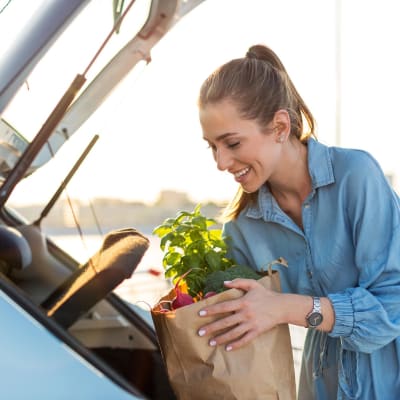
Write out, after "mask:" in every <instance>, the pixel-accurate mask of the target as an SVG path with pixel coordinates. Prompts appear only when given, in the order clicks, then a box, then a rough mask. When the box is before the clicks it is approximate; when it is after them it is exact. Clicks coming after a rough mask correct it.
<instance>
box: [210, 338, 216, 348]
mask: <svg viewBox="0 0 400 400" xmlns="http://www.w3.org/2000/svg"><path fill="white" fill-rule="evenodd" d="M208 344H209V345H210V346H215V345H216V344H217V342H216V341H215V340H214V339H213V340H210V341H209V342H208Z"/></svg>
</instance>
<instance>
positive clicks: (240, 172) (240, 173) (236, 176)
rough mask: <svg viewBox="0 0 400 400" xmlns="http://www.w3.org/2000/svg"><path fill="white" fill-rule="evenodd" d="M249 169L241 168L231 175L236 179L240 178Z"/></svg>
mask: <svg viewBox="0 0 400 400" xmlns="http://www.w3.org/2000/svg"><path fill="white" fill-rule="evenodd" d="M249 171H250V167H247V168H243V169H242V170H240V171H238V172H235V173H234V174H233V175H234V176H235V178H236V179H239V178H241V177H242V176H243V175H246V174H247V173H248V172H249Z"/></svg>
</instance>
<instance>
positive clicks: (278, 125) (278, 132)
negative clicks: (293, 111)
mask: <svg viewBox="0 0 400 400" xmlns="http://www.w3.org/2000/svg"><path fill="white" fill-rule="evenodd" d="M272 126H273V127H274V135H275V137H276V141H277V142H280V143H283V142H286V140H287V139H288V138H289V135H290V117H289V113H288V112H287V111H286V110H283V109H282V110H278V111H277V112H276V113H275V115H274V118H273V119H272Z"/></svg>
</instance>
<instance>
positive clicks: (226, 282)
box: [224, 281, 232, 285]
mask: <svg viewBox="0 0 400 400" xmlns="http://www.w3.org/2000/svg"><path fill="white" fill-rule="evenodd" d="M230 283H232V281H224V285H229V284H230Z"/></svg>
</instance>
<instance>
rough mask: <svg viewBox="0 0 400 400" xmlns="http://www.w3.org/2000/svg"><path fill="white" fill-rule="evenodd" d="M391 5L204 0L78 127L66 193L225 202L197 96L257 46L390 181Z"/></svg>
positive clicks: (394, 91) (323, 132)
mask: <svg viewBox="0 0 400 400" xmlns="http://www.w3.org/2000/svg"><path fill="white" fill-rule="evenodd" d="M13 1H14V2H15V4H16V3H17V2H18V0H13ZM101 1H107V2H109V3H111V0H101ZM20 3H21V1H20ZM1 4H2V3H0V7H1ZM25 4H26V3H25ZM338 5H341V6H340V10H341V12H340V19H339V22H338V20H337V19H336V18H335V16H336V10H337V6H338ZM399 11H400V3H399V2H398V1H397V0H379V1H377V0H349V1H343V0H342V1H340V2H339V0H325V1H320V0H301V1H300V0H280V1H266V0H206V1H205V2H204V3H203V4H201V5H200V6H198V8H197V9H196V10H194V11H193V12H192V13H191V14H189V15H187V16H186V17H185V18H184V19H183V20H181V21H180V22H179V23H178V24H177V25H176V26H175V27H174V28H173V29H172V30H171V31H170V32H169V33H168V34H167V36H166V37H165V38H163V39H162V40H161V42H160V43H159V44H157V45H156V47H155V48H154V49H153V51H152V62H151V63H150V64H149V65H148V66H146V67H141V69H140V72H139V74H135V75H132V76H129V77H128V78H127V79H126V80H125V81H124V82H123V84H122V85H120V87H119V88H118V89H117V90H116V91H115V92H114V94H113V96H112V97H110V100H109V101H108V102H107V103H106V104H105V105H104V106H103V107H102V108H101V110H100V111H99V112H100V113H101V115H102V118H100V119H98V120H99V121H100V123H99V122H97V125H91V124H90V122H89V123H88V124H85V125H84V126H83V127H82V130H84V131H85V135H86V137H89V138H90V137H91V136H93V134H94V133H99V134H100V140H99V141H98V143H97V144H96V146H95V148H94V150H93V152H92V153H91V154H90V155H89V157H88V160H87V161H85V164H86V163H87V168H86V167H85V168H83V167H82V168H81V171H79V172H78V174H79V176H78V174H77V175H76V177H74V179H73V180H72V182H71V184H70V189H69V193H70V195H72V196H73V197H80V196H81V197H86V196H87V197H90V198H94V197H116V198H123V199H127V200H134V201H145V202H148V203H152V202H154V201H156V199H157V197H158V194H159V192H160V190H176V191H181V192H186V193H188V195H189V196H190V198H191V199H192V200H193V201H198V202H205V201H227V200H229V199H230V198H231V197H232V195H233V194H234V193H235V191H236V188H237V185H236V183H235V182H234V180H233V178H232V177H231V176H229V175H228V174H227V173H224V172H220V171H218V170H217V168H216V166H215V163H214V161H213V159H212V155H211V152H210V150H209V149H207V145H206V143H205V142H204V141H203V140H202V132H201V129H200V125H199V122H198V110H197V106H196V100H197V95H198V91H199V88H200V86H201V84H202V82H203V80H204V79H205V78H206V77H207V76H208V75H209V74H210V73H211V72H212V71H213V70H214V69H215V68H217V67H218V66H219V65H220V64H222V63H224V62H226V61H229V60H230V59H232V58H236V57H242V56H244V55H245V53H246V51H247V49H248V47H249V46H251V45H252V44H256V43H263V44H266V45H268V46H270V47H271V48H272V49H273V50H274V51H275V52H276V53H277V54H278V55H279V57H280V58H281V59H282V61H283V63H284V64H285V66H286V68H287V70H288V72H289V75H290V76H291V78H292V80H293V81H294V84H295V85H296V87H297V89H298V90H299V92H300V93H301V95H302V96H303V98H304V100H305V101H306V103H307V104H308V106H309V108H310V109H311V111H312V112H313V114H314V117H315V118H316V120H317V135H318V138H319V140H320V141H321V142H323V143H326V144H328V145H341V146H344V147H355V148H361V149H364V150H367V151H369V152H371V153H372V154H373V155H374V156H375V158H376V159H377V160H378V161H379V162H380V164H381V165H382V167H383V169H384V171H385V173H387V174H388V175H389V174H390V175H394V177H395V181H394V184H395V185H396V184H397V179H399V177H400V166H399V163H398V158H399V157H398V146H397V144H398V143H399V140H398V139H397V138H398V135H399V133H400V132H399V127H398V124H397V119H398V118H397V115H398V109H399V106H400V104H399V103H400V101H399V96H398V93H399V92H400V77H399V73H398V71H399V70H400V56H399V52H398V50H397V49H398V43H397V42H398V38H399V37H400V26H399V24H398V21H397V20H398V16H399V15H400V14H399ZM0 22H1V20H0ZM337 27H339V31H338V32H339V35H337V34H336V28H337ZM0 29H1V27H0ZM338 37H339V38H340V42H339V43H340V46H338V45H337V43H338V42H337V38H338ZM338 48H339V49H340V59H339V60H340V69H339V71H340V74H338V69H337V68H338V66H337V61H338V58H337V50H338ZM0 49H1V48H0ZM77 58H79V57H77ZM76 72H81V71H76ZM338 76H339V80H338ZM337 95H339V96H340V98H339V99H340V102H339V106H338V105H337V102H336V100H337ZM337 128H340V129H339V130H338V129H337ZM338 132H339V135H338ZM117 133H123V134H124V139H123V140H122V139H116V136H115V135H116V134H117ZM73 139H74V138H73ZM73 139H71V146H73V145H74V141H75V139H74V140H73ZM88 140H89V139H87V140H86V143H87V142H88ZM76 145H77V144H76ZM80 146H81V150H83V148H82V145H80ZM61 163H64V164H66V162H65V160H64V161H62V159H61ZM69 165H71V162H69ZM50 168H52V169H55V168H57V167H55V166H54V165H52V166H51V167H50ZM47 182H48V181H47ZM48 186H51V185H49V184H48ZM47 190H49V191H50V192H51V190H52V188H51V187H49V188H47V187H43V190H35V191H34V192H31V195H30V196H29V199H27V198H26V195H24V192H21V195H20V197H19V198H18V196H17V197H16V198H15V201H16V202H26V201H30V202H34V201H36V200H37V199H39V198H40V196H41V195H47ZM25 193H26V191H25ZM47 197H49V196H48V195H47ZM38 201H39V200H38Z"/></svg>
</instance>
